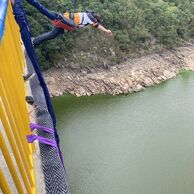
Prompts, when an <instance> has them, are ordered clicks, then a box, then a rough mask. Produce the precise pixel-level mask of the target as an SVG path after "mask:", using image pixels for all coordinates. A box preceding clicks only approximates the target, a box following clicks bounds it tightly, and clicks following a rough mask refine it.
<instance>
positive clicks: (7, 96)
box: [0, 5, 36, 194]
mask: <svg viewBox="0 0 194 194" xmlns="http://www.w3.org/2000/svg"><path fill="white" fill-rule="evenodd" d="M24 68H25V59H24V53H23V51H22V46H21V40H20V34H19V29H18V26H17V25H16V23H15V20H14V17H13V15H12V8H11V6H10V5H9V6H8V11H7V16H6V24H5V32H4V35H3V38H2V42H1V43H0V149H1V151H0V154H1V156H0V160H4V161H5V163H6V167H5V168H6V170H7V169H8V170H9V171H8V172H9V174H10V175H11V183H10V177H9V176H10V175H8V174H7V172H4V171H5V168H3V167H2V165H0V188H1V190H2V192H3V193H6V194H9V193H13V190H12V189H13V188H12V187H13V186H10V185H15V189H16V190H17V191H18V193H19V194H23V193H29V194H35V193H36V183H35V175H34V163H33V151H34V149H33V145H31V144H28V143H27V141H26V135H27V134H29V133H30V129H29V116H28V109H27V104H26V103H25V95H26V91H25V83H24V81H23V76H22V75H23V73H24ZM1 162H2V161H0V164H1ZM8 180H9V181H8ZM13 183H14V184H13ZM14 194H15V193H14Z"/></svg>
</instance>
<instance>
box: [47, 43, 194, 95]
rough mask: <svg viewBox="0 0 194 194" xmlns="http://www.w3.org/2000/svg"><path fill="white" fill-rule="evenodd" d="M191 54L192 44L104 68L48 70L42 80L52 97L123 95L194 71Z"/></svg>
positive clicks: (192, 55)
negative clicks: (67, 95) (180, 73)
mask: <svg viewBox="0 0 194 194" xmlns="http://www.w3.org/2000/svg"><path fill="white" fill-rule="evenodd" d="M193 51H194V44H190V45H189V46H185V47H180V48H176V49H174V50H170V51H164V52H163V53H160V54H152V55H148V56H144V57H141V58H137V59H127V60H126V61H125V62H124V63H122V64H118V65H115V66H107V67H104V68H98V69H97V68H96V69H92V68H88V69H80V70H77V69H76V70H73V69H65V68H64V69H63V68H58V69H57V68H52V69H50V70H48V71H46V72H44V76H45V80H46V82H47V84H48V87H49V91H50V93H51V95H52V96H61V95H63V94H64V93H70V94H73V95H76V96H84V95H88V96H90V95H97V94H111V95H118V94H127V93H132V92H138V91H142V90H144V89H145V88H147V87H149V86H152V85H155V84H159V83H161V82H163V81H165V80H168V79H171V78H173V77H176V75H177V74H178V73H179V72H180V70H194V52H193Z"/></svg>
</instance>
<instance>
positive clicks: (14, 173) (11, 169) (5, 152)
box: [0, 131, 24, 194]
mask: <svg viewBox="0 0 194 194" xmlns="http://www.w3.org/2000/svg"><path fill="white" fill-rule="evenodd" d="M0 148H1V151H2V153H3V156H4V158H5V161H6V163H7V166H8V168H9V172H10V174H11V175H12V178H13V180H14V183H15V186H16V188H17V191H18V193H21V194H24V190H23V188H22V185H21V183H20V179H19V177H18V174H17V171H16V169H15V166H14V163H13V160H12V158H11V156H10V153H9V149H8V148H7V145H6V143H5V140H4V138H3V135H2V133H1V131H0Z"/></svg>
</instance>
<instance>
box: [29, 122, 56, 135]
mask: <svg viewBox="0 0 194 194" xmlns="http://www.w3.org/2000/svg"><path fill="white" fill-rule="evenodd" d="M30 129H31V131H33V130H34V129H40V130H42V131H46V132H48V133H52V134H54V129H52V128H49V127H44V126H41V125H37V124H35V123H30Z"/></svg>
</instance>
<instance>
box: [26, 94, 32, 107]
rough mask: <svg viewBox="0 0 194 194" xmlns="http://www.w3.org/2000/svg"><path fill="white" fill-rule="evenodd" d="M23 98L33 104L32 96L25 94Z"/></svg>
mask: <svg viewBox="0 0 194 194" xmlns="http://www.w3.org/2000/svg"><path fill="white" fill-rule="evenodd" d="M25 100H26V102H27V103H28V104H30V105H33V104H34V99H33V97H32V96H26V98H25Z"/></svg>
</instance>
